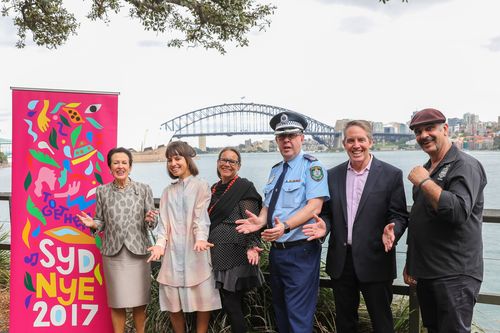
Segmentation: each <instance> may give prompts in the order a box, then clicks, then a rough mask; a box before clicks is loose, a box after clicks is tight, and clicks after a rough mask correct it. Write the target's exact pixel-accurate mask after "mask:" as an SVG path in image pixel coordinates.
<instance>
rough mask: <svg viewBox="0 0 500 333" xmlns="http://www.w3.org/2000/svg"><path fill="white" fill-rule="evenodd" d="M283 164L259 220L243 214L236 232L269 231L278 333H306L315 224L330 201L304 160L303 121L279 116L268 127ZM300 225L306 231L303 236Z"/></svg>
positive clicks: (312, 294)
mask: <svg viewBox="0 0 500 333" xmlns="http://www.w3.org/2000/svg"><path fill="white" fill-rule="evenodd" d="M270 125H271V128H272V129H273V130H274V134H275V137H276V142H277V144H278V147H279V151H280V153H281V155H282V156H283V161H281V162H279V163H277V164H276V165H274V166H273V168H272V169H271V173H270V175H269V179H268V181H267V184H266V186H265V188H264V194H265V199H264V206H263V208H262V210H261V211H260V214H259V216H256V215H254V214H252V213H251V212H247V215H248V216H249V217H248V219H246V220H240V221H237V222H236V223H238V224H240V225H239V226H238V228H237V229H238V230H239V231H240V232H244V233H248V232H253V231H256V230H258V229H260V228H261V227H263V226H267V229H266V230H264V231H263V232H262V238H263V239H264V240H265V241H269V242H271V251H270V253H269V270H270V275H271V279H270V285H271V291H272V296H273V306H274V312H275V314H276V322H277V326H278V331H279V332H280V333H288V332H290V333H291V332H293V333H297V332H300V333H310V332H312V331H313V318H314V313H315V310H316V302H317V295H318V288H319V267H320V257H321V244H320V243H319V242H318V240H317V238H319V237H321V236H323V235H324V234H325V230H324V224H323V226H322V227H321V224H320V223H319V222H318V217H317V215H316V214H319V212H320V211H321V208H322V205H323V201H324V200H328V199H329V192H328V182H327V175H326V172H325V169H324V167H323V165H322V164H321V163H320V162H319V161H318V160H317V159H316V158H315V157H313V156H311V155H308V154H304V152H303V151H302V144H303V142H304V133H303V132H304V130H305V128H306V127H307V121H306V119H305V118H304V117H303V116H302V115H300V114H298V113H295V112H290V111H286V112H281V113H279V114H277V115H275V116H274V117H273V118H272V119H271V121H270ZM304 225H310V227H309V229H307V232H305V230H303V226H304Z"/></svg>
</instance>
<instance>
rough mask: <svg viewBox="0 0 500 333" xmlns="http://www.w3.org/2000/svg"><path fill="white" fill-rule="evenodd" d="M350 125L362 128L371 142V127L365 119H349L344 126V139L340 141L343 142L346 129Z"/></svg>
mask: <svg viewBox="0 0 500 333" xmlns="http://www.w3.org/2000/svg"><path fill="white" fill-rule="evenodd" d="M352 126H358V127H360V128H361V129H363V130H364V131H365V132H366V136H367V137H368V140H370V141H371V142H373V135H372V127H371V125H370V123H369V122H367V121H366V120H351V121H350V122H348V123H347V124H345V126H344V139H343V140H342V142H345V134H346V132H347V129H348V128H349V127H352Z"/></svg>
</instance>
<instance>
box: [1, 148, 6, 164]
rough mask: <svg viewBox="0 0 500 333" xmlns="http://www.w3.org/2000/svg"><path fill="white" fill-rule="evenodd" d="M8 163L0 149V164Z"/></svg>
mask: <svg viewBox="0 0 500 333" xmlns="http://www.w3.org/2000/svg"><path fill="white" fill-rule="evenodd" d="M4 163H8V159H7V155H5V154H4V153H3V152H1V151H0V164H4Z"/></svg>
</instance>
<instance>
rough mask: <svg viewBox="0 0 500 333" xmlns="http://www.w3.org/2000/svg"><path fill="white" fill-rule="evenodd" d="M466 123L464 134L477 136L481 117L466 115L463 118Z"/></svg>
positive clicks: (471, 114)
mask: <svg viewBox="0 0 500 333" xmlns="http://www.w3.org/2000/svg"><path fill="white" fill-rule="evenodd" d="M463 122H464V126H465V128H464V132H465V133H466V134H470V135H477V133H478V129H479V128H478V127H479V126H478V125H479V116H478V115H477V114H473V113H469V112H467V113H465V114H464V116H463Z"/></svg>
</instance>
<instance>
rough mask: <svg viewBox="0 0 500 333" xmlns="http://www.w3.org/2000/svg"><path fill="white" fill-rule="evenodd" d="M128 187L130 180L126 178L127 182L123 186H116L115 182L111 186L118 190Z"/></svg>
mask: <svg viewBox="0 0 500 333" xmlns="http://www.w3.org/2000/svg"><path fill="white" fill-rule="evenodd" d="M129 185H130V178H127V180H126V181H125V185H118V184H117V183H116V181H114V180H113V186H114V187H115V188H116V189H118V190H124V189H125V188H127V186H129Z"/></svg>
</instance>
